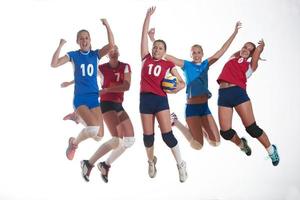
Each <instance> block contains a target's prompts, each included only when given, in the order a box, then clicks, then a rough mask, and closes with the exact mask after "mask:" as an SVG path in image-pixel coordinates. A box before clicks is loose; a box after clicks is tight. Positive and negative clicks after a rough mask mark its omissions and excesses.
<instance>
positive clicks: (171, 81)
mask: <svg viewBox="0 0 300 200" xmlns="http://www.w3.org/2000/svg"><path fill="white" fill-rule="evenodd" d="M177 84H178V80H177V78H176V77H175V76H172V75H169V76H167V77H165V78H164V79H163V81H162V83H161V86H162V89H163V90H164V91H165V92H167V93H170V92H172V91H173V90H174V89H175V88H176V86H177Z"/></svg>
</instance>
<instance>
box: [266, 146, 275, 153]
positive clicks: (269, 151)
mask: <svg viewBox="0 0 300 200" xmlns="http://www.w3.org/2000/svg"><path fill="white" fill-rule="evenodd" d="M266 150H267V151H268V153H269V155H272V154H273V153H274V147H273V145H270V146H269V147H268V148H266Z"/></svg>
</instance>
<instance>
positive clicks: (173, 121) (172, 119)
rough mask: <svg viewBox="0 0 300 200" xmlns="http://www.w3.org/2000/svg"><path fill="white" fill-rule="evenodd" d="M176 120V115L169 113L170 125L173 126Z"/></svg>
mask: <svg viewBox="0 0 300 200" xmlns="http://www.w3.org/2000/svg"><path fill="white" fill-rule="evenodd" d="M177 120H178V117H177V115H176V114H175V113H174V112H173V113H171V125H172V126H174V124H175V122H176V121H177Z"/></svg>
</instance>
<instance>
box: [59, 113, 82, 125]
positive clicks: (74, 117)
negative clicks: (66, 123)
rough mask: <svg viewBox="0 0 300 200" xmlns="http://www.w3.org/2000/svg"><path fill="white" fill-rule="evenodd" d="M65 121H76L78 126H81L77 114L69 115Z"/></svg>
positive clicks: (65, 117)
mask: <svg viewBox="0 0 300 200" xmlns="http://www.w3.org/2000/svg"><path fill="white" fill-rule="evenodd" d="M63 120H71V121H74V122H75V123H76V124H79V121H78V117H77V115H76V113H75V112H72V113H70V114H67V115H66V116H64V118H63Z"/></svg>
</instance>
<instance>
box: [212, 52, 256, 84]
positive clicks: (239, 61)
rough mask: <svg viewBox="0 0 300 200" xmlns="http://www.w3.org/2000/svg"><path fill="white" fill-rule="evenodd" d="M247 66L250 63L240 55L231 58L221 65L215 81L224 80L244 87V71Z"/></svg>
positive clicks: (245, 71)
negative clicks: (221, 67)
mask: <svg viewBox="0 0 300 200" xmlns="http://www.w3.org/2000/svg"><path fill="white" fill-rule="evenodd" d="M249 67H250V63H249V62H248V61H247V60H246V59H244V58H242V57H239V58H232V59H230V60H229V61H228V62H227V63H226V64H225V66H224V67H223V70H222V72H221V74H220V76H219V78H218V79H217V82H218V83H219V84H220V82H222V81H224V82H228V83H232V84H235V85H237V86H239V87H241V88H243V89H246V82H247V76H246V73H247V71H248V70H249Z"/></svg>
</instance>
